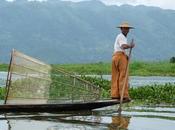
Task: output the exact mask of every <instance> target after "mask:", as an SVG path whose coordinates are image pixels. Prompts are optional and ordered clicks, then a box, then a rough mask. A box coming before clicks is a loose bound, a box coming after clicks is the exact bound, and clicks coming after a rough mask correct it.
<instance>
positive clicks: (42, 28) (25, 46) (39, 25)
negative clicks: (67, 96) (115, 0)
mask: <svg viewBox="0 0 175 130" xmlns="http://www.w3.org/2000/svg"><path fill="white" fill-rule="evenodd" d="M126 20H127V21H129V22H130V23H131V24H132V25H133V26H135V28H136V29H135V30H131V32H130V35H129V39H131V38H134V39H135V42H136V44H137V45H136V48H135V49H134V50H133V59H134V60H165V59H170V58H171V57H172V56H175V51H174V48H175V36H174V34H175V23H174V22H173V21H175V11H174V10H163V9H161V8H155V7H146V6H130V5H123V6H106V5H104V4H103V3H101V2H100V1H97V0H92V1H86V2H79V3H73V2H65V1H64V2H63V1H59V0H49V1H47V2H36V1H35V2H28V1H26V0H16V1H15V2H6V1H5V0H1V1H0V62H8V61H9V57H10V55H9V53H10V51H11V49H12V48H15V49H17V50H19V51H22V52H23V53H25V54H27V55H30V56H33V57H36V58H38V59H41V60H43V61H45V62H47V63H87V62H100V61H102V62H110V61H111V55H112V52H113V44H114V41H115V37H116V35H117V34H118V33H119V29H117V28H115V27H116V26H117V25H118V24H120V22H121V21H126Z"/></svg>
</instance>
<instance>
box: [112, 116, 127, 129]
mask: <svg viewBox="0 0 175 130" xmlns="http://www.w3.org/2000/svg"><path fill="white" fill-rule="evenodd" d="M129 121H130V117H124V116H112V123H111V124H110V125H109V130H117V129H128V125H129Z"/></svg>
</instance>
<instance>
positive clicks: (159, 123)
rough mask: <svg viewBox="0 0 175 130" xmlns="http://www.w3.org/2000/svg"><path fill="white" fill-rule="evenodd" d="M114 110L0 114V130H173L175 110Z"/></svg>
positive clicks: (162, 108) (170, 108) (166, 107)
mask: <svg viewBox="0 0 175 130" xmlns="http://www.w3.org/2000/svg"><path fill="white" fill-rule="evenodd" d="M124 109H125V110H123V111H122V116H118V113H117V111H116V110H117V106H111V107H106V108H101V109H97V110H93V111H86V112H72V113H33V114H27V113H23V114H22V113H20V114H13V113H9V114H6V116H5V115H4V114H2V113H1V114H0V130H68V129H70V130H174V129H175V107H173V106H171V107H170V106H169V107H168V106H164V107H139V106H138V107H127V108H124Z"/></svg>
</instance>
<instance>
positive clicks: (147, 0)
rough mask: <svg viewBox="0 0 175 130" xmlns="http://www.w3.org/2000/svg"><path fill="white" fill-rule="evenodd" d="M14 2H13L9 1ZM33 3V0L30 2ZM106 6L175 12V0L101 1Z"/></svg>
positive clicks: (76, 0) (78, 0)
mask: <svg viewBox="0 0 175 130" xmlns="http://www.w3.org/2000/svg"><path fill="white" fill-rule="evenodd" d="M7 1H13V0H7ZM29 1H32V0H29ZM38 1H47V0H38ZM62 1H73V2H80V1H89V0H62ZM100 1H102V2H103V3H105V4H106V5H122V4H130V5H146V6H155V7H160V8H163V9H173V10H175V0H100Z"/></svg>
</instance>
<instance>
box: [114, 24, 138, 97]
mask: <svg viewBox="0 0 175 130" xmlns="http://www.w3.org/2000/svg"><path fill="white" fill-rule="evenodd" d="M117 28H120V30H121V33H120V34H118V35H117V37H116V40H115V44H114V54H113V56H112V85H111V97H112V99H119V100H120V98H121V97H122V98H123V99H124V100H130V98H129V93H128V72H127V67H128V56H127V54H126V49H131V48H133V47H134V46H135V44H134V43H133V42H131V43H130V44H128V42H127V34H128V33H129V30H130V29H133V27H132V26H130V25H129V24H128V23H127V22H123V23H122V24H121V25H119V26H118V27H117ZM126 76H127V77H126ZM125 78H126V80H125ZM123 87H124V89H122V88H123ZM123 90H124V92H122V91H123ZM122 93H123V95H122Z"/></svg>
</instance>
